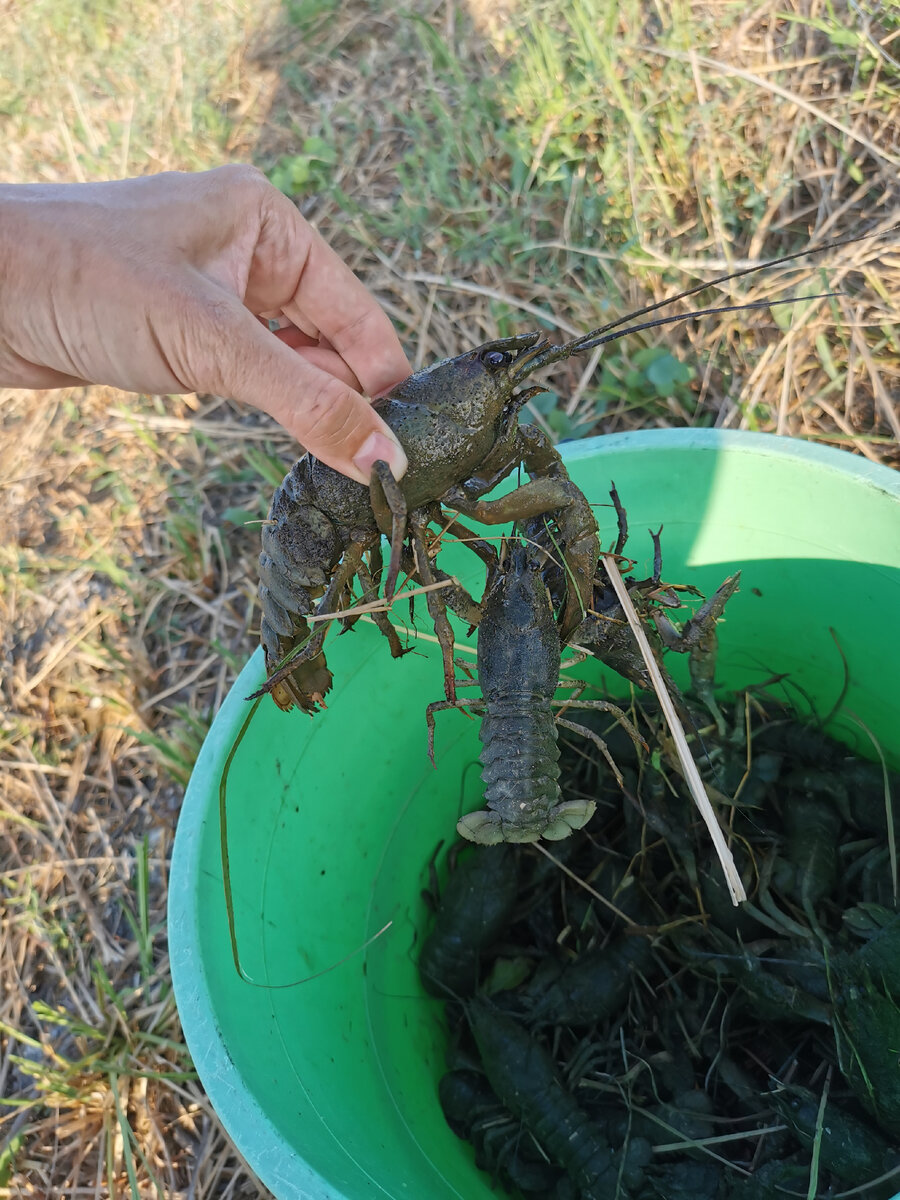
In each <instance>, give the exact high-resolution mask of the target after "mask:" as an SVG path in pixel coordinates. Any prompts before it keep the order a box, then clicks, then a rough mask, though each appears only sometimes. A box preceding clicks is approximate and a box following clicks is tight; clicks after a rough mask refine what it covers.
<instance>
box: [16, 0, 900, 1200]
mask: <svg viewBox="0 0 900 1200" xmlns="http://www.w3.org/2000/svg"><path fill="white" fill-rule="evenodd" d="M257 8H258V6H254V5H251V4H250V3H249V0H233V3H231V4H230V5H221V4H218V3H214V2H213V0H159V2H158V3H154V4H153V5H152V6H151V5H149V4H141V3H138V5H137V6H136V7H133V6H132V5H130V4H129V5H127V6H126V5H125V4H124V2H122V3H120V2H119V0H107V3H106V4H105V5H104V6H103V8H102V9H101V8H99V7H96V6H91V5H86V4H83V3H81V2H80V0H67V2H66V3H62V2H59V0H53V2H52V3H51V0H29V2H28V3H25V2H23V3H21V4H19V3H9V2H8V0H7V3H5V4H0V10H2V12H3V17H4V21H3V25H2V32H0V55H2V56H3V58H4V61H8V62H9V63H11V64H12V69H11V70H9V71H5V72H4V79H3V81H2V83H0V111H2V112H3V113H4V120H5V125H6V128H5V136H4V151H3V154H4V156H5V158H4V175H5V176H6V177H7V178H9V179H27V178H46V179H77V178H88V179H90V178H102V177H104V176H114V175H118V174H122V173H141V172H146V171H155V170H159V169H163V168H167V167H185V168H189V169H193V168H201V167H205V166H211V165H215V164H216V163H218V162H221V161H224V160H227V159H235V158H247V157H253V158H255V159H256V161H258V162H260V163H261V164H262V165H264V166H265V167H267V168H268V169H271V170H272V172H273V174H274V176H275V177H276V178H277V179H278V180H279V182H280V183H281V184H282V185H283V186H285V187H286V188H287V189H289V190H291V189H293V190H296V192H297V194H298V195H299V196H301V203H302V205H303V207H304V211H306V212H307V213H308V215H309V216H310V217H311V218H312V219H314V220H315V221H316V222H317V223H318V224H319V226H320V227H321V229H322V230H323V232H324V233H325V235H326V237H328V238H329V239H330V240H331V242H332V244H333V245H334V246H335V247H336V248H337V249H338V250H339V251H340V252H341V253H342V254H343V255H344V256H345V257H346V258H347V260H348V261H349V262H350V263H351V265H352V266H354V268H355V269H357V270H358V271H359V272H360V274H361V275H362V276H363V277H364V278H365V279H366V280H367V282H368V283H369V284H370V286H371V287H372V288H373V289H374V290H375V291H376V292H377V294H378V295H379V297H380V298H381V299H382V300H383V302H384V304H385V306H386V308H387V309H388V311H389V313H390V314H391V316H392V317H393V318H394V319H395V322H396V324H397V326H398V329H399V330H400V331H401V333H402V335H403V336H404V338H405V339H406V342H407V345H408V348H409V350H410V354H411V356H412V358H413V359H414V360H415V361H416V362H418V363H421V362H424V361H428V360H430V359H432V358H433V357H436V356H442V355H445V354H448V353H454V352H456V351H458V350H459V349H461V348H462V347H464V346H467V345H471V344H473V343H477V342H480V341H483V340H485V339H486V338H488V337H492V336H496V335H497V333H498V331H500V332H503V333H505V332H510V331H512V329H513V328H523V327H526V328H527V327H530V326H531V325H532V324H533V322H534V320H535V312H536V311H539V312H540V313H543V314H545V321H546V324H548V325H552V326H555V327H556V328H557V329H558V330H561V331H569V330H572V331H581V330H583V329H587V328H590V327H591V326H593V325H596V324H599V323H600V322H601V321H605V320H608V319H610V318H611V317H612V316H613V315H616V314H619V313H625V312H627V311H629V309H630V308H636V307H639V306H641V305H643V304H645V303H647V302H649V301H651V300H654V299H659V298H662V297H663V296H665V295H671V294H673V293H674V292H676V291H678V290H680V289H681V288H684V287H687V286H690V285H691V284H693V283H694V282H696V281H699V280H703V279H707V278H710V277H712V275H714V274H717V273H719V272H721V271H722V270H725V269H728V267H729V266H731V265H734V266H740V265H741V264H742V263H743V262H745V261H747V260H753V261H755V260H757V259H758V258H760V257H761V256H766V257H768V256H772V255H774V254H777V253H779V252H788V251H791V250H794V249H797V248H799V247H800V246H802V245H803V244H804V243H805V242H806V241H807V240H809V239H810V238H811V237H812V238H814V240H816V241H822V240H823V239H827V238H828V237H833V236H839V235H840V234H842V233H853V232H857V231H859V230H862V229H868V228H869V227H875V226H878V225H884V226H888V225H891V224H894V223H896V222H898V221H900V197H898V193H897V183H896V180H897V175H898V164H900V134H898V130H900V121H898V117H900V104H898V99H897V95H898V94H897V83H898V79H900V68H898V66H897V62H896V60H898V59H900V36H898V27H897V19H896V13H894V15H893V17H891V13H890V10H888V9H887V8H885V10H884V11H883V12H881V13H880V14H879V13H878V12H876V13H874V14H872V15H871V19H868V18H867V19H866V21H865V22H863V20H862V18H861V17H859V16H858V15H857V13H856V10H855V8H850V7H846V8H845V7H843V6H841V7H839V10H838V15H839V19H840V20H841V21H842V22H843V24H842V25H841V26H839V25H838V24H836V21H835V20H833V19H832V18H831V17H829V15H828V10H827V8H826V6H825V5H824V4H820V3H818V2H817V0H797V2H796V3H795V4H793V5H789V6H788V10H789V12H790V13H791V14H792V16H791V19H788V18H787V17H785V16H784V15H782V14H783V13H784V6H776V5H774V4H759V5H757V6H755V7H754V8H753V9H751V10H749V11H748V10H746V8H745V7H744V6H741V5H736V6H733V5H727V4H695V5H693V6H686V5H685V6H680V7H677V8H676V9H674V13H675V15H674V16H673V15H671V14H670V13H667V12H666V11H665V9H666V8H668V6H661V7H659V8H657V7H656V6H654V5H652V4H650V3H647V4H645V5H644V6H643V7H641V6H640V5H638V4H637V3H636V2H635V3H633V4H632V3H628V4H621V3H620V4H618V5H617V6H615V8H613V7H612V6H606V5H603V4H600V3H594V4H588V3H587V2H586V0H582V2H581V3H579V4H576V3H573V4H570V5H567V6H565V11H566V13H567V20H566V21H564V20H563V19H562V17H561V16H560V6H558V5H544V6H542V11H543V19H542V20H541V21H540V22H537V21H534V20H532V21H531V22H530V23H529V22H528V21H526V20H525V18H524V16H523V13H524V12H525V11H526V5H525V3H524V0H520V2H517V3H512V2H510V3H509V4H507V6H506V11H507V14H508V15H507V17H506V18H505V19H504V20H502V21H501V20H499V19H498V18H497V12H498V9H497V7H496V6H495V5H486V4H480V3H478V4H476V3H475V0H472V4H471V8H468V9H467V8H466V6H464V5H462V4H456V3H453V2H452V0H450V2H449V3H446V4H443V5H440V6H435V5H429V4H422V5H421V6H419V8H418V11H419V13H420V15H421V19H414V18H413V17H412V16H406V17H403V18H398V17H397V15H396V13H395V12H394V11H393V10H391V11H388V10H387V9H385V10H384V11H383V12H382V11H380V10H379V8H378V7H377V6H375V5H369V4H363V3H361V2H356V3H351V4H342V5H340V6H338V5H336V4H327V3H317V2H314V0H294V3H293V4H292V5H291V6H289V8H288V10H287V11H286V13H285V14H282V13H279V12H278V11H275V12H274V13H273V14H272V15H271V16H269V17H266V18H265V22H264V23H261V21H260V18H259V17H258V15H257ZM535 8H536V5H535V4H533V3H530V4H528V5H527V11H530V12H533V11H534V10H535ZM591 11H593V12H594V16H595V17H596V16H597V13H600V14H601V16H602V14H612V15H611V16H609V17H608V19H609V20H610V21H612V24H613V33H614V34H615V36H614V37H613V36H605V35H604V36H600V35H599V34H598V33H597V30H596V27H595V26H596V21H595V22H594V25H592V23H591V20H588V17H589V16H590V13H591ZM92 14H99V15H92ZM598 19H599V18H598ZM603 19H604V20H605V19H607V17H606V16H603ZM890 20H893V27H892V26H891V25H890V23H889V22H890ZM554 28H557V29H558V30H559V33H558V34H557V35H556V36H551V35H550V34H546V31H547V30H551V31H552V30H553V29H554ZM541 31H544V33H543V34H542V35H541V36H538V35H539V33H541ZM542 38H543V40H542ZM563 68H565V70H563ZM561 71H562V74H560V72H561ZM563 82H564V84H565V86H563ZM898 271H900V252H898V250H897V249H895V248H891V245H890V244H889V243H888V244H878V243H875V242H866V243H862V244H859V245H857V246H853V247H848V248H846V249H844V250H841V251H838V252H835V253H833V254H832V255H830V256H828V258H827V259H825V260H823V261H822V262H820V263H816V264H814V265H813V266H812V267H807V268H805V269H801V270H797V269H791V270H787V269H784V270H779V271H777V272H772V273H762V274H760V275H758V276H754V277H752V278H751V279H750V280H748V281H743V282H741V283H740V284H736V285H733V286H732V287H730V288H729V289H728V290H727V291H726V292H725V293H724V294H725V295H726V296H727V297H729V298H730V297H732V296H733V297H741V298H746V299H754V298H757V297H764V296H770V295H774V294H775V293H776V291H780V290H781V289H782V288H783V287H784V286H789V287H790V289H791V291H792V292H793V293H794V294H804V292H805V293H806V294H808V293H809V292H812V291H816V292H818V291H822V290H827V289H832V290H833V289H837V288H839V289H841V291H842V293H843V294H842V295H841V296H840V297H838V298H836V299H833V300H830V301H813V302H805V303H798V304H797V305H796V306H793V308H791V309H781V310H774V314H773V315H772V316H770V315H769V314H767V313H765V312H762V313H761V312H754V313H750V314H745V315H743V316H741V315H729V316H726V317H722V318H710V319H707V320H704V321H700V322H697V323H696V324H694V323H689V324H687V325H685V326H678V327H676V328H675V329H671V330H668V331H665V330H663V331H651V332H649V333H645V334H639V335H636V336H635V337H634V338H633V339H630V340H629V341H627V342H623V343H617V344H615V345H614V346H613V347H610V348H608V351H607V353H606V355H605V356H604V359H603V361H602V364H601V366H600V367H599V368H598V369H597V370H596V371H594V372H593V374H591V375H588V373H587V372H586V371H585V367H586V366H587V365H588V364H586V363H584V362H570V363H568V364H565V365H564V369H563V370H561V371H560V372H558V373H557V374H556V375H554V378H553V386H554V387H555V388H556V390H557V393H558V396H559V397H560V398H561V399H559V400H558V402H557V400H556V399H553V401H552V402H551V403H550V404H549V405H548V404H545V405H542V406H540V407H539V409H538V411H537V413H536V415H537V418H538V419H539V420H541V421H542V422H544V423H545V424H546V425H548V427H550V428H552V429H554V430H555V431H556V432H561V433H563V434H569V433H578V434H583V433H586V432H593V431H597V432H612V431H615V430H621V429H630V428H637V427H647V426H663V425H685V424H702V425H713V424H714V425H717V426H720V427H732V428H738V427H740V428H753V429H762V430H771V431H773V432H778V433H783V434H791V435H794V436H802V437H810V438H816V439H817V440H821V441H826V442H830V443H832V444H837V445H843V446H846V447H847V448H848V449H852V450H854V451H855V452H857V453H861V454H865V455H866V456H867V457H869V458H870V459H874V460H877V461H883V462H888V463H896V462H897V461H898V453H897V450H898V446H897V435H898V433H900V427H898V417H897V409H898V404H897V398H898V393H900V384H898V371H900V356H898V346H897V340H896V334H895V325H896V319H897V313H896V297H897V295H898ZM823 284H824V286H823ZM721 297H722V292H721V291H720V290H714V291H713V292H712V293H711V294H710V302H713V303H714V302H716V300H721ZM682 310H683V311H687V305H683V306H682ZM773 316H774V319H773ZM595 365H596V364H595ZM0 421H2V426H0V428H2V434H0V437H2V442H0V485H2V487H0V531H2V536H0V639H2V655H3V659H2V664H3V666H2V669H3V679H2V694H3V715H2V717H0V756H2V761H0V833H2V851H0V882H2V897H3V908H2V920H3V939H2V949H0V954H2V980H3V991H2V1000H0V1032H2V1035H3V1045H2V1058H0V1079H2V1089H3V1095H4V1096H5V1097H6V1098H7V1101H8V1102H10V1104H11V1105H12V1107H9V1108H7V1109H5V1110H4V1111H5V1113H6V1114H7V1115H5V1116H4V1117H3V1118H2V1123H0V1146H2V1149H0V1196H4V1195H5V1196H15V1197H19V1196H39V1197H45V1196H53V1197H60V1198H63V1197H70V1196H72V1197H75V1196H79V1197H82V1196H84V1197H87V1196H91V1197H103V1196H117V1195H129V1196H140V1197H144V1196H146V1197H155V1196H159V1195H164V1196H166V1197H167V1198H169V1200H176V1198H180V1197H184V1198H187V1197H191V1200H213V1198H215V1200H226V1198H227V1197H231V1196H241V1197H255V1196H264V1195H266V1193H265V1191H264V1189H262V1188H261V1187H260V1186H259V1185H258V1184H256V1183H255V1181H254V1180H253V1178H252V1176H251V1174H250V1173H249V1172H248V1171H247V1169H246V1168H245V1167H244V1166H243V1165H242V1164H241V1162H240V1160H239V1158H238V1157H237V1156H236V1154H235V1153H234V1151H233V1150H232V1149H231V1148H230V1144H229V1142H228V1139H227V1138H226V1136H225V1135H224V1133H223V1131H222V1130H221V1128H220V1127H219V1126H218V1124H217V1122H216V1119H215V1117H214V1115H213V1114H212V1113H211V1112H210V1110H209V1107H208V1104H207V1102H206V1101H205V1098H204V1096H203V1093H202V1089H201V1088H200V1086H199V1085H198V1084H197V1082H196V1081H195V1080H194V1079H193V1078H192V1077H191V1074H190V1070H191V1068H190V1062H189V1059H188V1056H187V1053H186V1051H185V1049H184V1046H183V1044H182V1042H181V1036H180V1031H179V1026H178V1020H177V1015H176V1013H175V1011H174V1006H173V1003H172V996H171V987H170V982H169V975H168V965H167V957H166V940H165V928H164V913H165V902H166V889H167V882H168V874H167V873H168V865H167V864H168V861H169V856H170V851H171V845H172V838H173V834H174V827H175V820H176V817H177V812H178V807H179V804H180V800H181V796H182V789H183V784H184V782H185V780H186V778H187V776H188V774H189V772H190V768H191V765H192V762H193V759H194V756H195V754H196V751H197V748H198V746H199V743H200V741H201V740H202V736H203V733H204V731H205V729H206V728H207V726H208V723H209V721H210V719H211V717H212V714H213V713H214V712H215V709H216V707H217V705H218V704H219V702H220V700H221V698H222V696H223V694H224V692H225V691H226V689H227V687H228V686H229V684H230V682H231V680H232V678H233V677H234V674H235V671H236V669H237V668H238V667H239V666H240V664H241V663H242V662H243V660H244V659H245V657H246V655H247V654H248V653H249V652H250V650H251V649H252V647H253V644H254V633H253V630H254V628H255V626H256V623H257V619H258V618H257V616H256V613H255V600H254V590H255V578H254V558H255V553H256V547H257V534H256V532H255V530H254V528H253V527H252V526H251V527H247V528H245V527H243V525H242V524H241V522H242V521H243V520H245V519H250V518H253V517H258V516H261V515H263V513H264V510H265V506H266V504H267V498H268V495H269V494H270V493H271V490H272V487H273V486H274V484H275V483H276V482H277V481H278V479H279V477H280V473H281V471H282V468H283V464H285V463H287V462H288V461H289V460H290V458H291V457H292V455H293V453H294V448H293V447H292V445H291V443H290V441H289V439H287V438H286V437H284V436H283V435H281V434H280V433H279V432H278V431H277V430H276V429H275V428H274V427H273V426H272V425H271V423H270V422H268V420H266V419H264V418H262V417H258V416H256V415H254V414H249V413H246V412H239V411H237V410H236V409H235V408H234V407H233V406H232V405H230V404H228V403H226V402H223V401H219V400H216V399H210V398H199V399H198V398H193V397H189V398H158V397H132V396H123V395H120V394H114V393H110V392H108V391H104V390H102V389H88V390H73V391H70V392H64V393H49V394H48V393H45V394H35V395H31V394H27V393H12V392H10V393H6V394H5V395H3V396H2V397H0Z"/></svg>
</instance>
